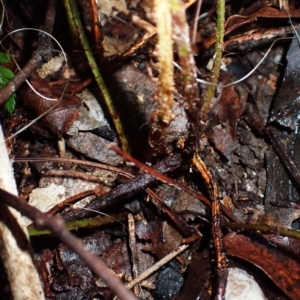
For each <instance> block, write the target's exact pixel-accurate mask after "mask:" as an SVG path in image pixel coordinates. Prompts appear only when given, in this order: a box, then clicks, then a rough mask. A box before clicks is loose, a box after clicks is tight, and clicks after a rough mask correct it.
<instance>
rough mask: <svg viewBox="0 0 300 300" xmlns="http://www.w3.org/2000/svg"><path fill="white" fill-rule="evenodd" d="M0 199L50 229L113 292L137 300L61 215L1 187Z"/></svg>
mask: <svg viewBox="0 0 300 300" xmlns="http://www.w3.org/2000/svg"><path fill="white" fill-rule="evenodd" d="M0 199H1V201H2V203H5V204H7V205H8V206H11V207H13V208H14V209H16V210H17V211H19V212H20V213H21V214H23V215H24V216H26V217H27V218H29V219H31V220H32V221H33V223H34V224H35V226H36V227H38V228H41V229H50V230H51V231H52V232H53V233H54V234H55V235H56V236H57V237H58V238H59V239H60V240H61V241H62V242H63V243H65V244H66V245H67V246H68V247H69V248H70V249H71V250H73V251H74V252H75V253H76V254H77V255H78V256H79V257H80V258H81V259H82V260H83V261H84V262H85V263H86V264H87V266H88V267H89V268H90V269H91V270H92V271H93V272H94V273H95V274H96V275H97V276H98V277H100V278H102V280H103V281H104V282H105V283H106V284H107V286H108V287H109V288H110V289H111V290H112V292H114V293H115V294H116V295H117V296H118V297H119V298H120V299H123V300H137V298H136V297H135V296H134V295H133V294H132V293H131V292H130V291H129V290H128V289H126V288H125V286H124V285H123V284H122V282H121V281H120V280H119V279H117V278H116V277H115V276H114V275H113V274H112V273H111V272H110V271H109V270H108V269H107V268H106V267H105V266H104V264H103V263H102V262H101V260H100V259H99V258H98V257H97V256H96V255H94V254H92V253H91V252H89V251H87V250H85V247H84V244H83V243H82V242H81V241H80V240H79V239H77V238H76V237H75V236H74V235H72V234H71V233H70V232H69V231H68V230H67V228H66V225H65V222H64V221H63V220H62V219H61V218H60V217H58V216H49V215H47V214H44V213H42V212H41V211H39V210H38V209H37V208H35V207H32V206H30V205H29V204H27V203H26V202H25V201H24V200H22V199H19V198H18V197H16V196H14V195H12V194H10V193H8V192H6V191H5V190H3V189H0ZM30 299H36V298H30Z"/></svg>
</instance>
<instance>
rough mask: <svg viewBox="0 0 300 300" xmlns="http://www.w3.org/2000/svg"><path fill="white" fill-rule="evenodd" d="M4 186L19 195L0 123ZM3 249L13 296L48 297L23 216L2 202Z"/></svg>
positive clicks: (17, 299)
mask: <svg viewBox="0 0 300 300" xmlns="http://www.w3.org/2000/svg"><path fill="white" fill-rule="evenodd" d="M0 166H1V172H0V188H2V189H5V190H7V191H9V192H10V193H13V194H14V195H17V194H18V192H17V187H16V184H15V181H14V177H13V171H12V167H11V164H10V161H9V158H8V155H7V151H6V147H5V141H4V136H3V133H2V128H1V125H0ZM0 239H1V242H0V245H1V246H0V249H1V251H0V253H1V258H2V261H3V264H4V267H5V269H6V271H7V275H8V278H9V282H10V287H11V291H12V294H13V299H15V300H26V299H36V300H39V299H41V300H42V299H44V292H43V289H42V286H41V283H40V280H39V276H38V273H37V271H36V269H35V266H34V263H33V258H32V255H31V254H32V250H31V246H30V243H29V239H28V234H27V229H26V227H25V225H24V222H23V219H22V216H21V214H20V213H19V212H17V211H16V210H15V209H13V208H8V207H7V206H6V205H5V204H3V203H2V201H1V202H0Z"/></svg>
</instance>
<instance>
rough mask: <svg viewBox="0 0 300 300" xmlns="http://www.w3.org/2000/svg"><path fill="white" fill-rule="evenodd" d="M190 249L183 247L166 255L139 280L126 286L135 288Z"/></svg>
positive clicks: (186, 246)
mask: <svg viewBox="0 0 300 300" xmlns="http://www.w3.org/2000/svg"><path fill="white" fill-rule="evenodd" d="M188 247H189V245H181V246H179V247H178V248H177V249H175V250H174V251H172V252H171V253H170V254H168V255H166V256H165V257H164V258H163V259H161V260H160V261H158V262H157V263H156V264H154V265H153V266H152V267H151V268H149V269H148V270H146V271H145V272H143V273H142V274H141V275H140V276H139V277H138V278H136V279H134V280H132V281H131V282H130V283H128V284H127V285H126V287H127V288H128V289H131V288H133V287H134V286H135V285H136V284H138V283H140V282H141V281H143V280H144V279H146V278H147V277H149V276H150V275H151V274H153V273H154V272H156V271H157V270H159V269H160V268H161V267H162V266H164V265H165V264H166V263H168V262H169V261H170V260H172V259H173V258H174V257H176V256H177V255H178V254H180V253H181V252H183V251H184V250H186V249H187V248H188Z"/></svg>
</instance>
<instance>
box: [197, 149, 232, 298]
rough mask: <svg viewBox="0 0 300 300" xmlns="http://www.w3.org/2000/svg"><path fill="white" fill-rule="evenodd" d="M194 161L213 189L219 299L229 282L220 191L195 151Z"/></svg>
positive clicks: (213, 233)
mask: <svg viewBox="0 0 300 300" xmlns="http://www.w3.org/2000/svg"><path fill="white" fill-rule="evenodd" d="M192 162H193V163H194V165H195V166H196V167H197V169H198V171H199V172H200V174H201V175H202V177H203V179H204V181H205V183H206V184H207V186H208V188H209V189H210V190H211V196H210V197H211V214H212V217H211V218H212V236H213V241H214V245H215V252H216V263H217V276H218V291H217V297H216V298H217V299H223V297H224V294H225V288H226V284H227V275H228V269H227V264H228V263H227V258H226V254H225V251H224V246H223V241H222V238H223V234H222V230H221V225H220V202H219V192H218V187H217V184H216V182H215V180H214V178H213V176H212V174H211V172H210V171H209V170H208V168H207V167H206V165H205V164H204V162H203V160H202V159H201V157H200V156H199V155H198V154H197V153H195V154H194V156H193V159H192Z"/></svg>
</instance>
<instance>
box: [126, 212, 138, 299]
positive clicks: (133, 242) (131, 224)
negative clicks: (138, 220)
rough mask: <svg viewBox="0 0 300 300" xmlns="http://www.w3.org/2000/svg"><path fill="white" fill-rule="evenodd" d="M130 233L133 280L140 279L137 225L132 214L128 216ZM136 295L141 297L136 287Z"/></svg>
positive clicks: (134, 290) (134, 289)
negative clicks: (137, 257)
mask: <svg viewBox="0 0 300 300" xmlns="http://www.w3.org/2000/svg"><path fill="white" fill-rule="evenodd" d="M128 233H129V248H130V253H131V263H132V268H131V269H132V279H133V280H134V279H135V278H137V277H138V275H139V274H138V266H137V259H136V240H135V223H134V218H133V215H132V214H128ZM133 292H134V294H135V295H136V296H137V297H139V287H138V286H135V287H134V288H133Z"/></svg>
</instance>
